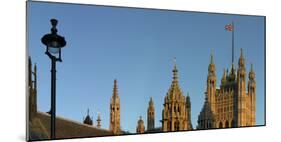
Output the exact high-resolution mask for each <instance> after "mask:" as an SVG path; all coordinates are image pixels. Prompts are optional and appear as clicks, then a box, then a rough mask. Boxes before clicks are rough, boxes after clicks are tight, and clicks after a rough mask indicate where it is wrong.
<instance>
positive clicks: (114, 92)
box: [113, 79, 118, 98]
mask: <svg viewBox="0 0 281 142" xmlns="http://www.w3.org/2000/svg"><path fill="white" fill-rule="evenodd" d="M117 96H118V88H117V80H116V79H114V85H113V97H114V98H115V97H117Z"/></svg>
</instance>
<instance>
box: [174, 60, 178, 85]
mask: <svg viewBox="0 0 281 142" xmlns="http://www.w3.org/2000/svg"><path fill="white" fill-rule="evenodd" d="M177 79H178V70H177V64H176V57H174V69H173V82H174V81H175V82H177Z"/></svg>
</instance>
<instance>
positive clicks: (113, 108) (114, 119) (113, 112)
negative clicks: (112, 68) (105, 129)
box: [109, 79, 121, 134]
mask: <svg viewBox="0 0 281 142" xmlns="http://www.w3.org/2000/svg"><path fill="white" fill-rule="evenodd" d="M109 109H110V122H109V124H110V126H109V129H110V130H111V131H112V132H113V133H114V134H120V132H121V128H120V98H119V96H118V88H117V80H116V79H115V80H114V86H113V94H112V97H111V100H110V108H109Z"/></svg>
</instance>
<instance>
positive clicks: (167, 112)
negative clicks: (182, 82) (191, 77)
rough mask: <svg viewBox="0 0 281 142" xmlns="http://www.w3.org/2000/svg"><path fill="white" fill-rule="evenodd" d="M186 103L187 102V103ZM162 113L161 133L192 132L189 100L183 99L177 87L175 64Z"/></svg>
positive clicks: (187, 98)
mask: <svg viewBox="0 0 281 142" xmlns="http://www.w3.org/2000/svg"><path fill="white" fill-rule="evenodd" d="M187 101H188V102H187ZM163 105H164V109H163V111H162V131H164V132H167V131H181V130H192V125H191V120H190V107H191V106H190V100H189V96H187V97H185V96H184V95H183V92H182V90H181V88H180V86H179V82H178V70H177V66H176V63H174V69H173V81H172V84H171V87H170V89H169V90H168V92H167V95H166V96H165V99H164V104H163Z"/></svg>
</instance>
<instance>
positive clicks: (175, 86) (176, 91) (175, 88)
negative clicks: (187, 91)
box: [166, 58, 184, 99]
mask: <svg viewBox="0 0 281 142" xmlns="http://www.w3.org/2000/svg"><path fill="white" fill-rule="evenodd" d="M182 94H183V93H182V91H181V89H180V87H179V82H178V70H177V66H176V62H175V58H174V69H173V81H172V84H171V87H170V88H169V90H168V93H167V96H166V99H171V98H176V99H177V98H180V97H184V96H183V95H182ZM167 97H168V98H167Z"/></svg>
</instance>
